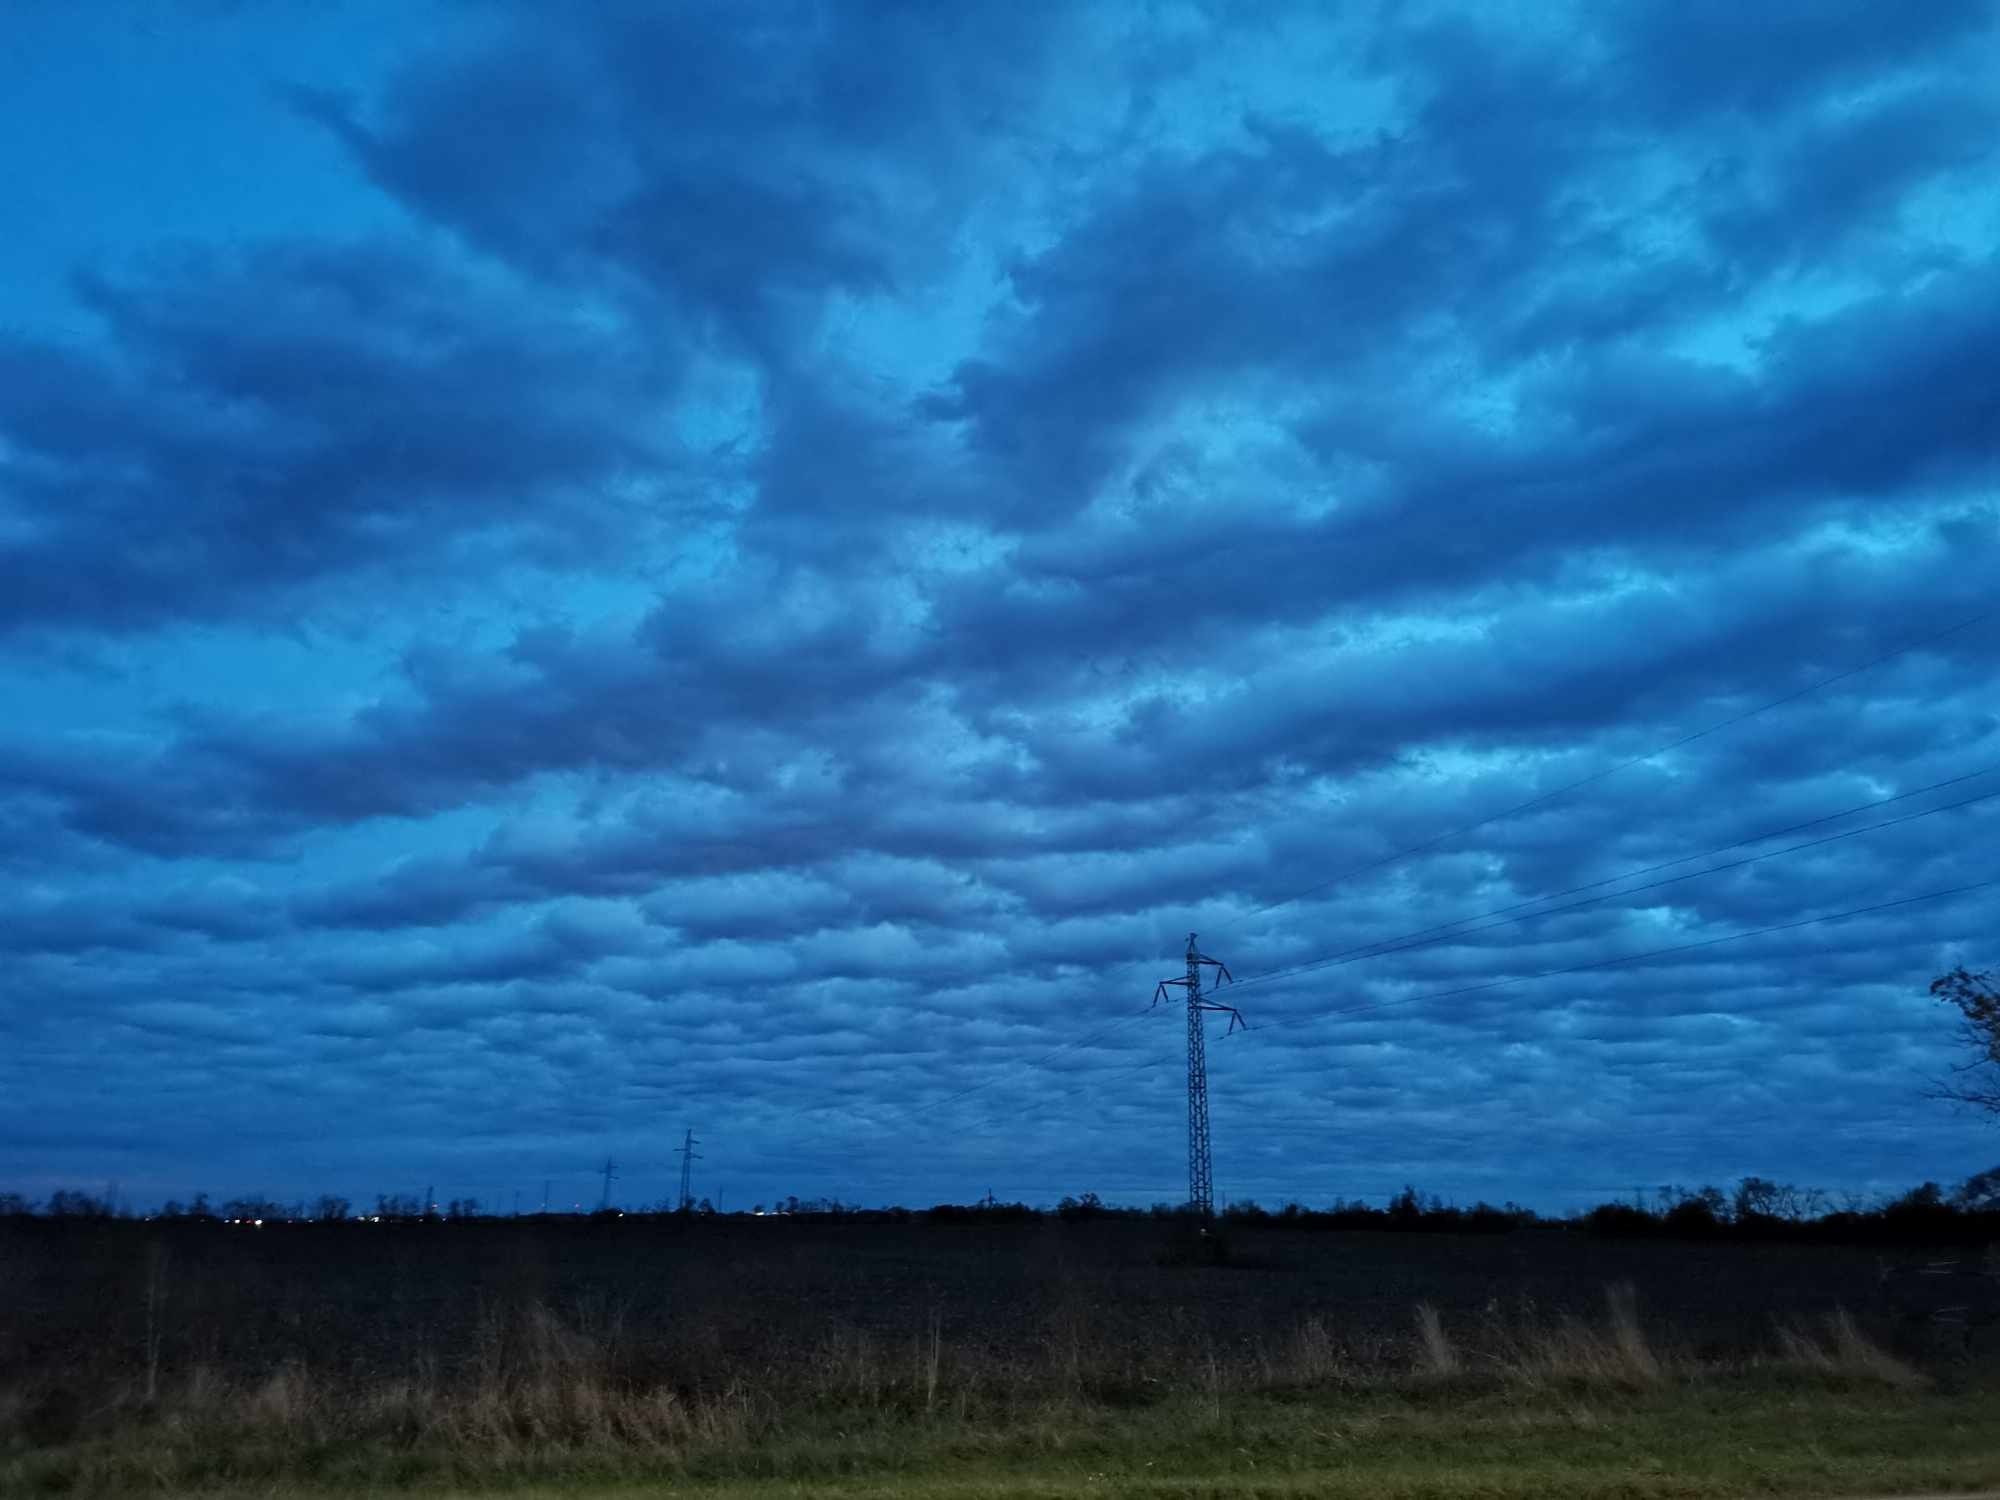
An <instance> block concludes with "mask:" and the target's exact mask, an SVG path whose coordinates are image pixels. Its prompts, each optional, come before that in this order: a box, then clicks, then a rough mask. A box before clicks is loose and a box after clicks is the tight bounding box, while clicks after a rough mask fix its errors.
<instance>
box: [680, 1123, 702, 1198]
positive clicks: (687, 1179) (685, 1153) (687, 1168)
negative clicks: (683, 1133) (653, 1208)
mask: <svg viewBox="0 0 2000 1500" xmlns="http://www.w3.org/2000/svg"><path fill="white" fill-rule="evenodd" d="M700 1144H701V1142H700V1141H698V1140H696V1139H695V1138H694V1132H693V1131H692V1130H690V1131H689V1132H688V1133H687V1139H686V1140H684V1141H682V1142H681V1212H682V1213H687V1212H688V1211H689V1210H690V1209H692V1208H693V1207H694V1164H695V1163H696V1162H698V1161H700V1160H701V1153H700V1152H699V1151H697V1150H695V1149H694V1148H695V1147H697V1146H699V1145H700Z"/></svg>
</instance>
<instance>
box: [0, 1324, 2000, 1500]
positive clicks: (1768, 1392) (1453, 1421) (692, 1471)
mask: <svg viewBox="0 0 2000 1500" xmlns="http://www.w3.org/2000/svg"><path fill="white" fill-rule="evenodd" d="M642 1352H643V1351H640V1350H635V1349H634V1348H632V1347H630V1345H629V1343H628V1342H627V1340H626V1336H625V1334H624V1332H623V1323H622V1320H621V1319H620V1317H619V1316H618V1314H617V1313H616V1311H615V1310H608V1311H607V1310H602V1309H600V1310H599V1311H598V1312H597V1313H595V1314H594V1315H593V1316H592V1317H591V1318H589V1319H577V1318H570V1319H565V1318H563V1317H560V1316H558V1315H557V1313H556V1312H555V1311H553V1310H552V1309H551V1308H550V1307H548V1306H547V1305H546V1304H545V1303H543V1302H541V1301H539V1300H526V1301H523V1302H520V1303H516V1304H505V1305H495V1306H493V1307H490V1308H489V1309H488V1310H487V1313H486V1315H485V1317H484V1318H483V1320H482V1322H481V1325H480V1328H479V1332H478V1337H477V1340H476V1342H475V1344H474V1347H473V1349H472V1351H471V1357H470V1358H469V1359H467V1360H465V1361H463V1362H462V1363H461V1365H460V1367H459V1368H458V1369H457V1370H455V1371H454V1372H452V1373H449V1374H447V1373H444V1372H442V1371H440V1370H439V1369H438V1368H437V1367H436V1365H435V1364H434V1363H432V1362H429V1361H428V1360H426V1359H425V1358H424V1357H423V1356H422V1355H421V1353H420V1354H419V1356H418V1357H417V1358H416V1359H415V1361H414V1362H413V1363H412V1364H411V1365H410V1367H409V1368H407V1369H405V1370H402V1371H399V1372H397V1373H394V1374H391V1375H387V1376H381V1377H375V1378H357V1377H352V1376H350V1377H344V1378H336V1377H331V1376H322V1375H319V1374H316V1373H315V1372H314V1371H313V1370H312V1369H311V1368H310V1367H309V1366H308V1365H307V1364H306V1363H305V1362H303V1361H302V1360H300V1359H298V1358H287V1359H283V1360H280V1361H279V1362H277V1363H276V1364H274V1365H273V1366H271V1367H270V1368H267V1369H264V1370H261V1371H257V1372H255V1373H250V1374H239V1375H234V1376H230V1375H225V1374H223V1373H220V1372H218V1371H217V1370H215V1369H214V1368H212V1367H210V1366H208V1365H205V1364H199V1363H198V1364H195V1365H192V1366H191V1367H189V1368H187V1369H185V1370H183V1371H180V1372H178V1373H177V1374H163V1373H162V1372H161V1370H160V1368H159V1365H158V1360H157V1355H156V1349H155V1346H154V1344H153V1342H152V1341H150V1340H149V1341H147V1342H146V1343H145V1344H143V1345H142V1347H141V1350H140V1358H139V1360H138V1361H137V1364H136V1367H135V1368H134V1369H133V1370H132V1371H131V1372H130V1374H129V1375H128V1377H127V1379H126V1383H125V1384H123V1385H112V1386H106V1387H103V1388H101V1389H99V1390H98V1391H97V1392H96V1393H95V1394H94V1396H93V1397H92V1398H91V1404H90V1405H89V1408H88V1409H77V1407H76V1405H75V1404H74V1402H73V1400H71V1399H70V1398H69V1397H64V1398H63V1399H56V1398H57V1396H58V1394H59V1393H60V1392H63V1391H65V1390H67V1388H66V1387H61V1386H57V1385H50V1386H48V1387H47V1388H45V1389H41V1390H37V1389H34V1388H32V1387H22V1388H17V1389H15V1390H12V1391H10V1392H8V1393H6V1395H5V1396H4V1397H0V1493H4V1494H6V1495H9V1496H15V1495H21V1496H27V1495H34V1494H65V1493H70V1494H110V1493H138V1492H147V1493H173V1494H190V1493H217V1494H232V1493H240V1494H246V1495H247V1494H257V1495H263V1496H277V1495H287V1494H294V1493H296V1494H300V1495H305V1494H311V1493H315V1492H325V1491H342V1492H353V1491H355V1490H362V1491H371V1492H373V1491H383V1490H398V1489H407V1488H411V1487H421V1488H422V1489H423V1490H424V1491H425V1492H426V1493H427V1494H437V1493H444V1492H449V1491H451V1490H452V1489H453V1488H454V1487H459V1488H476V1489H478V1490H480V1491H481V1492H487V1491H491V1490H493V1489H495V1488H505V1489H507V1490H509V1491H511V1492H518V1493H520V1494H524V1495H526V1494H534V1493H538V1491H536V1490H535V1488H534V1486H536V1485H542V1486H544V1487H546V1486H551V1485H553V1486H556V1487H557V1490H559V1491H560V1493H562V1494H564V1495H572V1496H573V1495H576V1494H579V1493H585V1494H591V1493H599V1492H601V1493H603V1494H605V1495H607V1496H609V1495H613V1494H619V1493H635V1494H636V1493H639V1492H641V1491H643V1490H646V1489H649V1488H650V1489H657V1488H659V1487H661V1486H663V1485H670V1486H672V1487H673V1488H674V1489H675V1490H676V1492H685V1491H689V1490H693V1491H696V1492H702V1493H710V1492H712V1493H716V1494H744V1495H768V1494H781V1493H782V1494H811V1493H829V1494H853V1495H865V1494H884V1495H907V1494H938V1493H951V1494H962V1495H973V1496H976V1495H987V1494H995V1495H997V1494H1090V1495H1133V1496H1141V1495H1147V1496H1153V1495H1159V1496H1166V1495H1197V1494H1199V1495H1216V1496H1253V1495H1273V1496H1276V1495H1302V1494H1331V1495H1344V1494H1352V1495H1364V1494H1365V1495H1371V1496H1398V1495H1408V1496H1438V1497H1442V1496H1457V1495H1465V1496H1483V1497H1498V1496H1510V1495H1523V1496H1525V1495H1553V1496H1561V1495H1584V1494H1592V1495H1596V1494H1606V1493H1615V1494H1619V1495H1628V1496H1650V1495H1660V1496H1699V1495H1734V1494H1753V1493H1754V1494H1781V1493H1819V1494H1834V1493H1865V1492H1871V1491H1873V1492H1880V1493H1889V1492H1895V1491H1908V1490H1911V1489H1916V1488H1964V1487H1968V1486H1972V1485H1977V1484H1994V1483H2000V1407H1996V1404H1995V1402H1994V1401H1993V1399H1992V1394H1991V1393H1990V1392H1989V1391H1985V1390H1982V1389H1977V1388H1973V1389H1960V1390H1950V1389H1940V1388H1938V1386H1937V1385H1936V1384H1935V1383H1934V1382H1933V1381H1932V1380H1931V1379H1930V1378H1929V1377H1927V1376H1925V1375H1924V1374H1923V1373H1921V1372H1920V1371H1918V1370H1917V1369H1916V1368H1914V1367H1913V1366H1911V1365H1909V1364H1908V1363H1905V1362H1904V1361H1902V1360H1900V1359H1898V1358H1896V1357H1895V1356H1894V1355H1892V1354H1890V1353H1889V1352H1888V1351H1886V1350H1884V1349H1883V1348H1881V1347H1880V1346H1879V1345H1878V1344H1876V1343H1874V1342H1872V1341H1871V1340H1870V1339H1869V1338H1868V1337H1867V1336H1866V1334H1865V1333H1864V1332H1863V1331H1862V1329H1861V1328H1860V1327H1859V1326H1858V1325H1857V1324H1856V1323H1855V1321H1854V1320H1853V1319H1852V1318H1850V1317H1848V1316H1847V1315H1846V1314H1845V1313H1836V1314H1834V1315H1832V1316H1831V1317H1829V1318H1828V1319H1826V1320H1825V1321H1824V1322H1823V1324H1822V1325H1820V1326H1818V1327H1816V1328H1814V1327H1794V1328H1790V1329H1786V1330H1783V1331H1782V1332H1781V1333H1780V1334H1779V1336H1778V1338H1777V1339H1776V1341H1775V1343H1774V1344H1773V1345H1772V1347H1771V1348H1770V1349H1769V1350H1768V1351H1767V1352H1765V1353H1764V1354H1762V1355H1759V1356H1757V1357H1754V1358H1748V1359H1736V1360H1731V1361H1726V1362H1715V1361H1704V1360H1700V1359H1697V1358H1695V1357H1693V1356H1691V1355H1689V1354H1686V1353H1684V1352H1676V1351H1673V1350H1667V1351H1661V1350H1660V1349H1657V1348H1656V1347H1655V1345H1654V1342H1653V1340H1651V1339H1650V1338H1649V1336H1648V1334H1647V1332H1646V1329H1645V1326H1644V1323H1643V1320H1642V1317H1641V1312H1640V1308H1639V1304H1638V1299H1637V1296H1636V1294H1635V1293H1634V1291H1633V1289H1632V1288H1631V1287H1629V1286H1623V1285H1614V1286H1612V1287H1611V1288H1609V1289H1607V1291H1606V1294H1605V1300H1604V1307H1603V1310H1602V1313H1601V1314H1600V1315H1599V1316H1598V1317H1596V1318H1590V1319H1586V1318H1582V1317H1578V1316H1575V1315H1566V1316H1559V1317H1554V1318H1542V1317H1537V1316H1535V1315H1534V1314H1533V1313H1532V1311H1517V1312H1516V1313H1515V1314H1514V1315H1512V1316H1502V1315H1500V1314H1499V1313H1497V1312H1491V1313H1488V1314H1487V1315H1485V1316H1484V1317H1481V1318H1478V1319H1474V1320H1471V1323H1470V1326H1468V1327H1466V1328H1464V1329H1453V1328H1451V1327H1449V1326H1448V1325H1447V1322H1446V1320H1445V1318H1444V1317H1443V1315H1442V1314H1440V1313H1439V1311H1438V1310H1437V1309H1436V1308H1435V1307H1432V1306H1430V1305H1428V1304H1422V1305H1420V1306H1419V1307H1418V1308H1417V1309H1416V1310H1415V1313H1414V1316H1413V1318H1412V1320H1411V1325H1410V1333H1409V1335H1408V1336H1407V1338H1406V1339H1405V1340H1404V1341H1403V1343H1402V1346H1401V1350H1400V1356H1399V1359H1398V1361H1397V1362H1396V1363H1395V1364H1393V1365H1385V1364H1384V1363H1383V1362H1382V1351H1381V1350H1380V1349H1379V1348H1375V1347H1372V1346H1371V1347H1370V1348H1369V1349H1367V1350H1365V1351H1363V1355H1364V1356H1365V1357H1359V1358H1358V1357H1357V1356H1356V1354H1355V1352H1354V1351H1353V1350H1352V1349H1350V1348H1349V1347H1348V1346H1347V1345H1346V1344H1344V1343H1343V1341H1342V1340H1341V1338H1340V1337H1339V1335H1338V1333H1337V1332H1336V1331H1335V1330H1333V1329H1331V1328H1329V1326H1328V1325H1327V1324H1326V1323H1325V1322H1324V1321H1323V1320H1320V1319H1308V1320H1306V1321H1303V1322H1301V1323H1299V1324H1298V1325H1296V1326H1295V1327H1293V1328H1292V1329H1290V1330H1288V1331H1286V1332H1284V1333H1282V1334H1280V1335H1277V1336H1275V1337H1273V1338H1272V1339H1271V1340H1270V1341H1269V1342H1268V1344H1267V1345H1266V1346H1263V1347H1257V1348H1253V1349H1249V1350H1243V1349H1229V1350H1223V1349H1218V1348H1215V1347H1213V1346H1211V1347H1209V1348H1208V1349H1206V1350H1205V1351H1200V1352H1199V1353H1198V1354H1197V1355H1196V1356H1195V1357H1193V1358H1190V1359H1187V1360H1185V1361H1184V1362H1183V1364H1182V1365H1181V1366H1180V1367H1179V1368H1178V1369H1177V1370H1172V1371H1169V1372H1167V1373H1165V1374H1157V1373H1155V1374H1143V1373H1139V1372H1138V1371H1137V1369H1136V1368H1135V1367H1133V1366H1131V1365H1130V1364H1129V1363H1128V1362H1127V1361H1126V1360H1125V1359H1123V1358H1121V1356H1120V1352H1119V1351H1118V1350H1117V1349H1115V1348H1106V1347H1104V1346H1103V1345H1101V1344H1099V1343H1097V1342H1095V1341H1094V1340H1093V1339H1092V1336H1091V1331H1090V1328H1089V1324H1088V1320H1087V1318H1086V1317H1084V1316H1083V1315H1082V1313H1081V1312H1079V1311H1076V1310H1072V1311H1071V1313H1070V1315H1069V1316H1068V1317H1067V1318H1066V1320H1065V1321H1064V1322H1063V1323H1062V1324H1061V1325H1060V1326H1057V1327H1053V1328H1051V1329H1050V1330H1049V1332H1048V1334H1047V1336H1046V1337H1045V1338H1044V1339H1043V1340H1041V1341H1040V1342H1039V1343H1038V1344H1036V1345H1034V1346H1033V1347H1029V1348H1025V1349H1022V1350H1019V1351H1014V1352H1013V1353H1012V1354H1011V1355H1004V1356H1003V1355H996V1354H995V1353H994V1352H993V1351H990V1350H984V1349H965V1348H958V1347H954V1346H953V1345H952V1344H951V1342H950V1341H949V1340H947V1339H946V1338H945V1337H944V1334H943V1331H942V1328H941V1325H940V1323H939V1321H938V1320H937V1319H936V1318H935V1317H931V1318H928V1319H925V1320H924V1321H923V1322H921V1323H920V1324H919V1325H918V1326H917V1327H916V1328H914V1329H912V1330H911V1332H910V1334H909V1336H908V1337H907V1338H905V1339H900V1340H886V1339H881V1338H878V1337H873V1336H870V1335H868V1334H866V1333H864V1332H861V1331H859V1330H849V1331H846V1332H844V1333H842V1334H840V1335H838V1336H832V1337H828V1338H825V1339H822V1340H821V1341H819V1342H817V1343H815V1344H813V1345H811V1346H810V1347H805V1348H801V1349H799V1350H797V1351H796V1357H795V1358H793V1359H791V1360H789V1361H787V1362H786V1363H785V1364H784V1365H783V1367H773V1368H770V1369H767V1370H765V1371H763V1372H761V1375H760V1376H759V1377H758V1378H751V1377H750V1374H749V1372H745V1373H744V1375H743V1377H742V1378H739V1379H738V1380H736V1381H734V1382H732V1383H730V1384H728V1385H726V1386H724V1387H722V1388H719V1389H709V1390H689V1389H684V1388H682V1387H679V1386H677V1385H676V1384H675V1383H674V1382H673V1381H672V1379H671V1378H667V1377H666V1376H665V1375H664V1374H663V1373H662V1372H654V1373H652V1374H650V1375H649V1374H647V1373H646V1366H645V1362H644V1360H643V1359H640V1358H638V1357H637V1356H638V1355H639V1354H641V1353H642ZM52 1402H53V1405H52V1404H51V1403H52ZM66 1403H67V1404H66ZM542 1492H547V1493H555V1492H556V1490H546V1489H545V1490H544V1491H542Z"/></svg>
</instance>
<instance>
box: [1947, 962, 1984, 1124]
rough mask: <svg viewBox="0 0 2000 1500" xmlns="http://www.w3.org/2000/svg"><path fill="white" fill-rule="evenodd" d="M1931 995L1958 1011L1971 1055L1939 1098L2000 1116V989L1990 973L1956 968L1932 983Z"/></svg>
mask: <svg viewBox="0 0 2000 1500" xmlns="http://www.w3.org/2000/svg"><path fill="white" fill-rule="evenodd" d="M1931 993H1932V994H1933V995H1935V996H1936V997H1937V998H1938V999H1940V1000H1942V1001H1944V1003H1945V1004H1947V1005H1949V1006H1951V1007H1952V1008H1953V1009H1955V1010H1956V1011H1957V1012H1958V1015H1959V1023H1958V1039H1959V1042H1960V1045H1962V1046H1963V1047H1964V1048H1965V1050H1966V1051H1967V1052H1968V1053H1970V1054H1971V1057H1970V1059H1969V1060H1968V1061H1966V1062H1964V1063H1961V1064H1960V1065H1959V1066H1958V1067H1956V1068H1954V1069H1953V1070H1952V1073H1953V1076H1952V1077H1951V1078H1950V1079H1947V1080H1945V1081H1944V1082H1943V1083H1940V1084H1939V1085H1938V1087H1937V1089H1936V1091H1935V1094H1936V1097H1937V1098H1940V1099H1953V1100H1956V1101H1957V1102H1958V1103H1960V1104H1970V1105H1972V1106H1974V1107H1975V1108H1977V1109H1983V1110H1985V1111H1986V1112H1987V1113H1989V1114H1995V1115H2000V987H1995V985H1994V983H1993V976H1992V975H1990V974H1975V973H1973V972H1972V971H1971V970H1969V969H1953V970H1952V971H1951V972H1950V973H1949V974H1941V975H1939V976H1938V977H1937V978H1936V979H1933V980H1932V981H1931Z"/></svg>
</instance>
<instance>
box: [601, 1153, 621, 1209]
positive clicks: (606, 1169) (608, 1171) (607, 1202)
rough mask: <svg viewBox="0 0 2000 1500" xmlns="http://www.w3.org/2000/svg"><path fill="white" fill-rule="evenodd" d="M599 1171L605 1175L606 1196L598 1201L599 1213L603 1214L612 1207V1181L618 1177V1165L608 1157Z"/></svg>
mask: <svg viewBox="0 0 2000 1500" xmlns="http://www.w3.org/2000/svg"><path fill="white" fill-rule="evenodd" d="M598 1170H599V1171H601V1172H602V1173H603V1174H604V1196H603V1197H602V1198H599V1199H598V1200H597V1211H598V1212H599V1213H603V1212H604V1211H605V1210H606V1209H607V1208H609V1207H611V1179H612V1178H614V1177H616V1176H617V1175H618V1163H617V1162H615V1161H613V1160H612V1159H611V1158H610V1157H608V1156H607V1157H605V1158H604V1165H603V1166H602V1167H600V1168H598Z"/></svg>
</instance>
